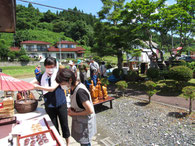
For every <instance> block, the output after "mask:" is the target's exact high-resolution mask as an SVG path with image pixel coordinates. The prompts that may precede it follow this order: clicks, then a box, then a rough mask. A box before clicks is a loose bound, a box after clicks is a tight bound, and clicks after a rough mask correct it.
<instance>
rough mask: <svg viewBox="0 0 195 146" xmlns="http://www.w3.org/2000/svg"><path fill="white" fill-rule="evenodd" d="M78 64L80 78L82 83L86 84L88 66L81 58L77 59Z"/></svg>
mask: <svg viewBox="0 0 195 146" xmlns="http://www.w3.org/2000/svg"><path fill="white" fill-rule="evenodd" d="M77 65H78V70H79V71H78V72H79V73H78V74H79V80H80V81H81V83H83V84H86V80H87V67H86V66H85V65H84V64H83V62H82V61H81V60H78V61H77ZM78 74H77V78H78Z"/></svg>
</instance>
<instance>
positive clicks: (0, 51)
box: [0, 39, 9, 60]
mask: <svg viewBox="0 0 195 146" xmlns="http://www.w3.org/2000/svg"><path fill="white" fill-rule="evenodd" d="M8 52H9V49H8V46H7V44H6V42H5V40H3V39H0V58H1V60H7V57H8Z"/></svg>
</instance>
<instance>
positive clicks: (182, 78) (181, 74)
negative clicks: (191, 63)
mask: <svg viewBox="0 0 195 146" xmlns="http://www.w3.org/2000/svg"><path fill="white" fill-rule="evenodd" d="M169 76H170V78H171V79H173V80H176V81H179V82H188V81H189V80H191V79H192V77H193V71H192V70H191V69H190V68H188V67H186V66H175V67H172V68H171V69H170V71H169Z"/></svg>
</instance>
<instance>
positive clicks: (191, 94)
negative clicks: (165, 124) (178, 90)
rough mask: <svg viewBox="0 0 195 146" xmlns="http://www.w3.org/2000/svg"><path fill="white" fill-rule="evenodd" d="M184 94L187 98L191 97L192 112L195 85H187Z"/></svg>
mask: <svg viewBox="0 0 195 146" xmlns="http://www.w3.org/2000/svg"><path fill="white" fill-rule="evenodd" d="M182 92H183V95H184V96H185V97H186V99H189V114H191V113H192V101H193V100H194V99H195V87H194V86H187V87H184V88H183V90H182Z"/></svg>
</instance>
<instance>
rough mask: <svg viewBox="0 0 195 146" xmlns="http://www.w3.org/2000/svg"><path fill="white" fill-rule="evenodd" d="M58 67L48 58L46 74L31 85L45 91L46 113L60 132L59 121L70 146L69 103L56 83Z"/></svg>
mask: <svg viewBox="0 0 195 146" xmlns="http://www.w3.org/2000/svg"><path fill="white" fill-rule="evenodd" d="M56 65H57V63H56V59H55V58H53V57H47V58H46V59H45V62H44V66H45V73H44V74H43V75H41V76H39V78H38V79H35V80H33V81H32V82H31V83H32V84H33V85H34V88H35V89H39V90H43V94H44V101H45V103H44V105H45V111H46V113H47V114H48V115H49V117H50V119H51V121H52V123H53V124H54V126H55V127H56V129H57V130H58V132H59V123H58V119H59V122H60V125H61V128H62V134H63V137H64V138H65V139H66V144H67V146H69V143H70V142H69V137H70V132H69V128H68V115H67V103H66V97H65V93H64V90H63V89H62V88H61V86H59V84H58V83H56V81H55V79H56V75H57V72H58V67H56Z"/></svg>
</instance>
